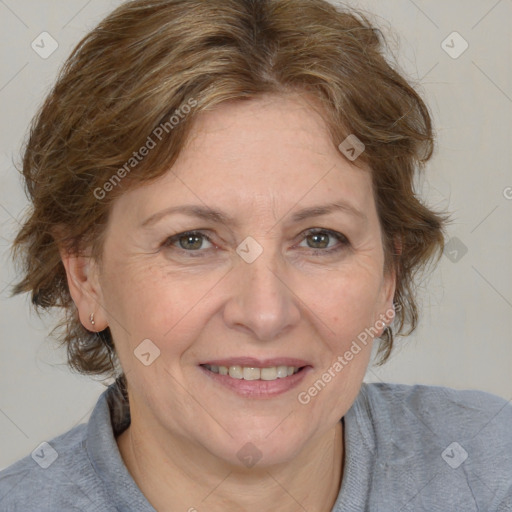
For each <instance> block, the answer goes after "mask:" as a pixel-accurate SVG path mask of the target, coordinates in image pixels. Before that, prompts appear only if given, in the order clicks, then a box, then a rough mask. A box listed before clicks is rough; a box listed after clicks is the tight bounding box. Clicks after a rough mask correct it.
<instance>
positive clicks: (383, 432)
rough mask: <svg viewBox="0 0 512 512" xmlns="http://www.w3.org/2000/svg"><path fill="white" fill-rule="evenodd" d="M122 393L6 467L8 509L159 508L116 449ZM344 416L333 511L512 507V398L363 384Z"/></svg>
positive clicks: (0, 476)
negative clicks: (341, 470) (342, 454)
mask: <svg viewBox="0 0 512 512" xmlns="http://www.w3.org/2000/svg"><path fill="white" fill-rule="evenodd" d="M116 390H117V388H115V387H114V385H112V386H110V387H109V388H108V389H107V390H106V391H105V392H104V393H103V394H102V395H101V396H100V398H99V400H98V403H97V404H96V407H95V409H94V411H93V413H92V415H91V417H90V419H89V422H88V423H87V424H82V425H79V426H77V427H75V428H73V429H71V430H70V431H68V432H66V433H65V434H63V435H61V436H59V437H56V438H55V439H53V440H51V441H49V442H48V443H45V444H43V445H41V446H40V448H38V449H36V450H35V451H34V452H33V453H32V455H29V456H27V457H25V458H23V459H21V460H19V461H18V462H16V463H15V464H13V465H12V466H10V467H8V468H6V469H5V470H4V471H2V472H0V511H1V512H14V511H19V512H50V511H51V512H57V511H59V512H61V511H72V510H74V511H81V512H93V511H94V512H114V511H119V512H128V511H133V512H154V508H153V507H152V506H151V505H150V504H149V502H148V501H147V500H146V498H145V497H144V495H143V494H142V493H141V491H140V490H139V488H138V487H137V485H136V483H135V482H134V480H133V479H132V478H131V476H130V474H129V472H128V470H127V468H126V466H125V465H124V463H123V460H122V458H121V455H120V453H119V450H118V448H117V444H116V441H115V437H114V436H115V435H117V434H119V433H120V432H122V431H123V430H124V429H125V428H126V427H127V426H128V425H129V423H130V416H129V409H128V407H127V405H126V403H125V402H123V400H121V399H120V396H121V395H120V394H119V392H118V391H116ZM343 422H344V426H345V430H344V435H345V469H344V474H343V481H342V485H341V489H340V492H339V495H338V499H337V501H336V504H335V505H334V508H333V510H332V512H364V511H371V512H399V511H400V512H406V511H407V512H409V511H414V512H418V511H428V512H451V511H453V512H455V511H457V512H473V511H475V512H476V511H482V512H483V511H485V512H505V511H507V512H512V405H511V404H510V403H508V402H506V401H505V400H503V399H501V398H498V397H496V396H494V395H490V394H487V393H483V392H480V391H456V390H453V389H449V388H443V387H433V386H419V385H418V386H406V385H401V384H363V386H362V388H361V391H360V393H359V395H358V397H357V399H356V401H355V403H354V404H353V406H352V408H351V409H350V410H349V412H347V414H346V415H345V416H344V419H343ZM191 509H192V510H194V504H193V503H191ZM195 509H197V511H198V512H202V511H203V510H204V509H203V508H202V507H200V506H199V505H198V504H195ZM227 512H229V511H227Z"/></svg>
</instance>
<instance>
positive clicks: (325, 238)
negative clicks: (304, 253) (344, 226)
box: [302, 229, 348, 252]
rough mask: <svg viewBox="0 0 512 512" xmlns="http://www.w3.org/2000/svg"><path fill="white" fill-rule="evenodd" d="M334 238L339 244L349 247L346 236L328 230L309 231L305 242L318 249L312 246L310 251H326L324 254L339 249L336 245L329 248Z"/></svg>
mask: <svg viewBox="0 0 512 512" xmlns="http://www.w3.org/2000/svg"><path fill="white" fill-rule="evenodd" d="M332 238H334V239H337V240H338V242H340V243H341V245H348V240H347V238H346V237H345V236H344V235H342V234H341V233H337V232H335V231H330V230H327V229H316V230H310V231H308V232H307V233H306V236H305V238H304V241H305V242H306V243H308V242H311V243H312V244H313V245H316V247H315V246H313V247H312V246H311V245H309V249H315V250H318V249H320V250H321V249H325V250H324V252H329V251H331V250H334V249H336V248H337V247H336V245H334V246H332V245H331V246H329V239H332ZM302 247H303V246H302Z"/></svg>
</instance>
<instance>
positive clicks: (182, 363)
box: [62, 95, 395, 511]
mask: <svg viewBox="0 0 512 512" xmlns="http://www.w3.org/2000/svg"><path fill="white" fill-rule="evenodd" d="M311 102H312V100H311V99H307V97H306V96H299V95H287V96H282V95H280V96H265V97H260V98H257V99H253V100H251V101H244V102H229V103H223V104H221V105H220V106H219V107H217V108H216V109H214V110H211V111H209V112H207V113H202V114H201V117H200V118H199V119H198V121H197V124H196V126H195V130H194V136H193V137H192V138H191V139H190V140H189V143H188V144H187V146H186V148H185V150H184V151H183V152H182V153H181V154H180V157H179V158H178V160H177V162H176V163H175V165H174V166H173V168H172V169H171V170H170V171H169V172H168V173H167V174H166V175H165V176H163V177H161V178H159V179H158V180H157V181H155V182H152V183H150V184H147V185H144V186H142V187H139V188H137V189H134V190H130V191H128V192H125V193H124V194H123V195H122V196H121V197H119V198H118V199H117V200H116V202H115V203H114V205H113V209H112V212H111V216H110V218H109V223H108V225H107V232H106V237H105V246H104V259H103V262H102V265H101V266H99V265H97V264H96V263H95V262H94V261H93V260H91V259H88V258H87V257H86V256H80V257H76V256H73V255H67V254H62V259H63V262H64V264H65V267H66V270H67V274H68V282H69V286H70V291H71V294H72V297H73V300H74V302H75V304H76V306H77V308H78V310H79V314H80V318H81V321H82V323H83V325H84V326H86V327H87V328H88V329H90V330H102V329H104V328H105V327H107V326H110V329H111V331H112V334H113V338H114V340H115V345H116V348H117V350H118V353H119V357H120V360H121V364H122V366H123V369H124V371H125V373H126V375H127V380H128V388H129V389H128V392H129V399H130V407H131V416H132V423H131V425H130V427H129V428H128V429H127V430H126V431H125V432H124V433H122V434H121V435H120V436H119V438H118V439H117V442H118V446H119V449H120V452H121V455H122V457H123V459H124V460H125V463H126V465H127V467H128V469H129V471H130V472H131V474H132V475H133V477H134V479H135V481H136V482H137V484H138V485H139V487H140V488H141V490H142V492H143V493H144V494H145V496H146V497H147V498H148V500H149V501H150V502H151V504H152V505H153V506H154V507H155V508H156V509H157V510H159V511H164V510H178V509H182V510H188V509H190V508H192V507H195V508H196V509H197V510H199V511H200V510H213V511H216V510H219V511H220V510H223V511H225V510H246V511H252V510H254V511H256V510H258V511H259V510H283V511H292V510H293V511H295V510H299V509H300V510H302V508H301V507H304V508H305V509H306V510H308V511H325V510H330V509H331V507H332V506H333V504H334V501H335V499H336V497H337V494H338V492H339V487H340V484H341V478H342V460H343V431H342V423H341V422H340V419H341V418H342V417H343V415H344V414H345V413H346V412H347V410H348V409H349V408H350V407H351V405H352V403H353V402H354V400H355V398H356V396H357V394H358V392H359V389H360V386H361V383H362V380H363V377H364V374H365V371H366V368H367V365H368V362H369V359H370V354H371V343H368V344H367V346H366V347H363V348H362V350H361V351H360V352H359V353H358V354H357V355H355V356H354V358H353V359H352V360H351V361H350V362H349V363H348V364H347V365H346V366H345V367H344V368H343V370H342V371H341V372H339V373H336V376H335V377H334V378H332V380H331V382H329V383H328V384H327V385H326V386H325V388H324V389H322V391H321V392H319V393H318V394H317V395H316V396H315V397H313V398H311V400H310V402H309V403H308V404H301V403H299V401H298V399H297V395H298V393H299V392H300V391H307V389H308V388H309V387H310V386H312V384H313V383H314V382H315V381H317V380H318V379H319V378H320V376H321V375H322V373H324V372H325V371H326V370H327V369H328V368H330V367H332V365H333V362H334V361H336V359H337V358H338V356H342V355H343V354H344V353H345V352H346V351H347V350H348V349H349V348H350V346H351V344H352V342H353V340H355V339H356V337H357V335H358V334H359V333H361V332H362V331H364V329H365V328H368V327H370V326H375V325H376V321H377V320H378V319H379V318H382V315H383V314H385V313H386V311H389V309H390V308H392V298H393V293H394V286H395V279H394V276H393V275H392V274H384V271H383V267H384V253H383V247H382V239H381V229H380V225H379V220H378V216H377V212H376V206H375V200H374V196H373V191H372V185H371V175H370V171H369V170H368V169H364V170H363V169H360V168H356V167H355V166H354V165H353V164H352V163H351V162H349V161H348V160H347V159H346V158H345V157H344V156H343V155H342V154H341V153H340V152H339V151H338V149H337V148H336V147H335V146H334V145H333V144H332V142H331V140H330V138H329V135H328V132H327V128H326V126H325V124H324V122H323V120H322V118H321V117H320V115H319V114H318V109H315V108H313V107H312V105H313V104H312V103H311ZM335 201H343V202H345V203H349V204H350V205H352V206H353V207H354V208H356V209H357V210H359V211H360V212H362V213H363V215H364V217H358V216H356V215H353V214H350V213H347V212H345V211H336V212H334V213H331V214H328V215H322V216H318V217H312V218H308V219H304V220H301V221H300V222H292V219H291V217H292V215H293V213H295V212H296V211H298V210H300V209H302V208H306V207H311V206H321V205H325V204H328V203H331V202H335ZM184 204H195V205H200V206H205V205H207V206H209V207H211V208H215V209H218V210H222V211H224V212H226V213H227V214H229V215H231V216H232V217H233V218H234V219H235V220H236V223H237V224H236V225H223V224H221V223H218V222H215V221H213V220H204V219H198V218H194V217H189V216H186V215H183V214H181V213H175V214H172V215H169V216H167V217H163V218H162V219H161V220H160V221H158V222H157V223H155V224H154V225H151V227H145V228H142V227H140V225H141V223H142V222H143V221H144V220H145V219H147V218H148V217H149V216H151V215H152V214H154V213H156V212H159V211H161V210H164V209H166V208H169V207H172V206H178V205H184ZM311 228H322V229H328V230H332V231H334V232H338V233H341V234H343V235H345V237H346V238H347V239H348V241H349V242H348V244H343V243H342V242H341V241H339V240H338V239H337V238H336V237H335V236H327V235H325V233H324V235H323V236H320V238H318V237H317V238H315V237H314V236H312V235H311V234H309V233H308V232H307V230H309V229H311ZM190 230H202V232H203V233H204V234H205V235H206V236H208V237H209V239H210V240H211V242H210V241H208V240H207V239H205V238H201V237H200V238H199V239H198V240H192V242H188V245H187V240H188V239H187V237H182V238H181V244H182V245H180V243H179V241H176V240H174V241H173V242H171V243H169V244H168V245H167V246H163V245H162V244H164V242H165V240H166V239H168V237H170V236H172V235H175V234H178V233H182V232H185V231H190ZM248 236H251V237H252V238H254V239H255V240H256V241H257V242H258V243H259V244H260V246H261V247H262V248H263V252H262V254H261V255H260V256H259V257H258V258H257V259H256V260H255V261H254V262H252V263H250V264H249V263H247V262H246V261H244V260H243V259H242V258H241V257H240V256H239V255H238V254H237V252H236V248H237V247H238V246H239V245H240V244H241V242H242V241H243V240H244V239H245V238H246V237H248ZM201 242H202V244H201ZM191 247H192V248H194V249H195V250H193V249H191ZM331 247H332V248H335V247H339V248H340V250H339V251H337V252H331V253H330V254H329V253H327V252H326V251H327V250H328V249H330V248H331ZM197 248H199V249H197ZM315 250H316V251H317V254H315ZM322 251H323V252H322ZM192 253H193V254H192ZM198 253H201V254H203V256H200V257H193V256H194V255H195V254H198ZM191 254H192V256H191ZM93 311H94V312H95V326H92V325H91V324H90V322H89V315H90V313H91V312H93ZM378 325H380V324H378ZM381 332H382V328H381V329H379V334H380V333H381ZM379 334H377V336H378V335H379ZM144 339H150V340H151V341H152V342H153V343H154V344H155V345H156V346H157V347H158V348H159V350H160V356H159V357H158V358H157V359H155V360H154V362H153V363H152V364H151V365H149V366H145V365H143V364H142V363H141V361H140V360H139V359H138V358H137V357H135V356H134V350H135V349H136V347H137V346H138V345H139V344H140V343H141V341H142V340H144ZM237 356H252V357H256V358H260V359H263V358H272V357H279V356H283V357H296V358H301V359H304V360H306V361H308V362H309V364H310V365H311V366H312V367H313V369H312V371H310V373H309V374H307V375H306V376H305V378H304V380H303V381H302V382H301V383H300V385H299V386H298V387H297V388H294V389H292V390H290V391H287V392H285V393H283V394H281V395H278V396H276V397H273V398H267V399H256V398H244V397H240V396H238V395H237V394H235V393H234V392H233V391H231V390H227V389H226V388H224V387H223V386H220V385H218V384H217V383H215V382H212V380H211V379H210V378H208V377H207V376H206V375H204V374H203V372H202V371H201V370H200V368H199V367H198V365H199V364H200V363H202V362H207V361H209V360H214V359H221V358H228V357H237ZM248 442H250V443H252V444H253V445H254V446H256V447H257V449H258V450H259V452H260V453H261V459H260V460H259V461H258V463H257V464H256V465H255V466H253V467H250V468H249V467H247V466H245V465H244V463H243V462H242V461H241V460H240V459H239V457H238V456H237V453H238V452H239V450H240V449H241V448H242V447H243V446H244V445H245V444H246V443H248ZM299 504H300V505H299Z"/></svg>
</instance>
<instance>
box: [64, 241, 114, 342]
mask: <svg viewBox="0 0 512 512" xmlns="http://www.w3.org/2000/svg"><path fill="white" fill-rule="evenodd" d="M60 255H61V260H62V263H63V265H64V268H65V269H66V277H67V282H68V287H69V293H70V295H71V297H72V299H73V302H74V303H75V306H76V307H77V309H78V314H79V316H80V321H81V323H82V325H83V326H84V327H85V328H86V329H88V330H89V331H93V332H98V331H102V330H103V329H105V328H106V327H107V326H108V322H107V320H106V318H105V314H104V309H103V307H102V304H103V300H102V294H101V286H100V284H99V280H98V271H97V270H98V269H97V264H96V263H95V261H94V260H93V259H92V258H91V257H89V256H83V255H77V254H72V253H69V252H67V251H65V250H61V251H60Z"/></svg>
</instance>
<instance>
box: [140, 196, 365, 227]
mask: <svg viewBox="0 0 512 512" xmlns="http://www.w3.org/2000/svg"><path fill="white" fill-rule="evenodd" d="M337 211H341V212H344V213H347V214H349V215H352V216H353V217H356V218H357V219H359V220H362V221H367V220H368V217H367V216H366V214H365V213H364V212H362V211H361V210H358V209H357V208H356V207H354V206H352V205H351V204H349V203H347V202H345V201H336V202H334V203H329V204H326V205H319V206H311V207H308V208H303V209H302V210H299V211H297V212H295V213H294V214H293V215H292V217H291V221H292V222H300V221H303V220H305V219H309V218H312V217H320V216H322V215H328V214H331V213H334V212H337ZM173 213H181V214H183V215H188V216H190V217H197V218H199V219H203V220H207V221H211V222H216V223H219V224H224V225H226V226H229V225H232V226H238V222H237V221H236V220H235V219H234V218H233V217H231V216H230V215H228V214H227V213H224V212H221V211H219V210H215V209H213V208H209V207H207V206H200V205H191V204H184V205H181V206H171V207H169V208H165V209H164V210H161V211H159V212H156V213H154V214H153V215H151V216H149V217H148V218H147V219H146V220H144V221H143V222H142V224H141V227H147V226H150V225H152V224H155V223H156V222H158V221H159V220H161V219H162V218H163V217H167V216H168V215H172V214H173Z"/></svg>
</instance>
